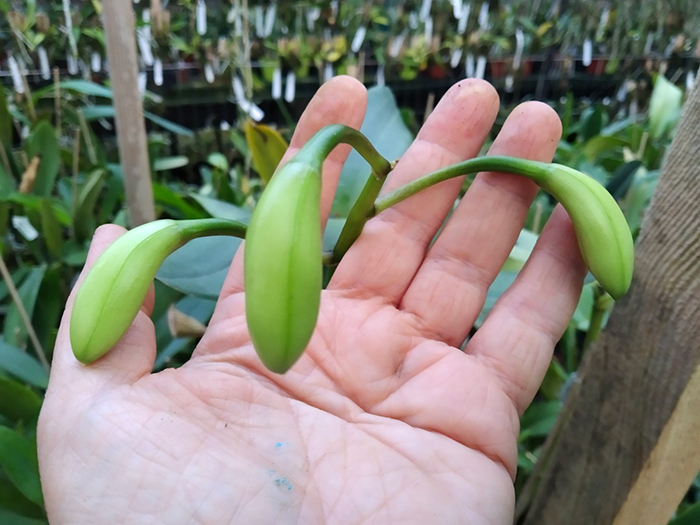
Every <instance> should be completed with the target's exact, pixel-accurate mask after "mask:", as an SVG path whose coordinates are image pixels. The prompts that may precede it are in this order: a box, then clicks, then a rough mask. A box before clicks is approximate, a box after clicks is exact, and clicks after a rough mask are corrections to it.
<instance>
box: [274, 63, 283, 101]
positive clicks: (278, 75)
mask: <svg viewBox="0 0 700 525" xmlns="http://www.w3.org/2000/svg"><path fill="white" fill-rule="evenodd" d="M272 98H273V99H275V100H279V99H281V98H282V69H281V68H280V67H279V66H277V67H276V68H275V70H274V71H273V72H272Z"/></svg>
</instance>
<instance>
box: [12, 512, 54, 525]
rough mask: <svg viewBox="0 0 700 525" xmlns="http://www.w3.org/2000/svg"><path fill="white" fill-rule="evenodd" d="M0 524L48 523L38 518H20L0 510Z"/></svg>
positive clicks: (46, 524) (40, 524)
mask: <svg viewBox="0 0 700 525" xmlns="http://www.w3.org/2000/svg"><path fill="white" fill-rule="evenodd" d="M0 523H7V524H8V525H48V523H49V522H48V521H46V520H42V519H38V518H29V517H27V516H20V515H19V514H15V513H14V512H10V511H9V510H4V509H0Z"/></svg>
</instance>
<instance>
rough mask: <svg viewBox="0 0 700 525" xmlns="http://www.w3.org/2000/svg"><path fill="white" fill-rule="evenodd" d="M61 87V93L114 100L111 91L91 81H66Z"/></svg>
mask: <svg viewBox="0 0 700 525" xmlns="http://www.w3.org/2000/svg"><path fill="white" fill-rule="evenodd" d="M59 87H60V89H61V91H75V92H76V93H80V94H82V95H88V96H91V97H103V98H114V94H113V93H112V90H111V89H109V88H107V87H105V86H101V85H99V84H96V83H95V82H90V81H89V80H64V81H63V82H61V83H60V84H59Z"/></svg>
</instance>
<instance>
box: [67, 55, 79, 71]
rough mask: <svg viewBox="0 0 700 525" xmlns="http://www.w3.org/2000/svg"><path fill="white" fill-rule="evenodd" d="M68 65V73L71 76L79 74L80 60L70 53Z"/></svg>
mask: <svg viewBox="0 0 700 525" xmlns="http://www.w3.org/2000/svg"><path fill="white" fill-rule="evenodd" d="M66 63H67V64H66V65H67V67H68V73H69V74H71V75H77V74H78V60H77V59H76V58H75V56H73V55H71V54H70V52H69V53H68V54H67V55H66Z"/></svg>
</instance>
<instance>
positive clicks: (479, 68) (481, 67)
mask: <svg viewBox="0 0 700 525" xmlns="http://www.w3.org/2000/svg"><path fill="white" fill-rule="evenodd" d="M484 73H486V57H485V56H484V55H481V56H480V57H479V58H478V59H477V60H476V78H481V79H483V78H484Z"/></svg>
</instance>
